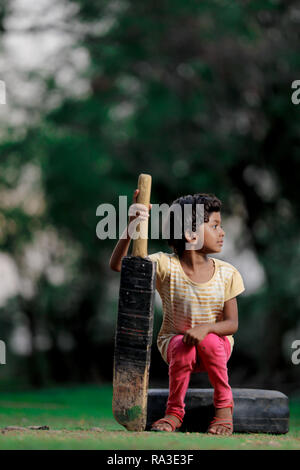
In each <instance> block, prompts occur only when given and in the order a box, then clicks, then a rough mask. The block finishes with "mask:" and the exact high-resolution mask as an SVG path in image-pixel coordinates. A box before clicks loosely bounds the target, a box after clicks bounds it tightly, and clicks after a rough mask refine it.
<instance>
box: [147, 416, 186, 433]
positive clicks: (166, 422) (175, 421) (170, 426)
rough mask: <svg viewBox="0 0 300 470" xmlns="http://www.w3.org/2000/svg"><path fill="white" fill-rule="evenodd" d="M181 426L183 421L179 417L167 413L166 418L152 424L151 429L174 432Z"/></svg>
mask: <svg viewBox="0 0 300 470" xmlns="http://www.w3.org/2000/svg"><path fill="white" fill-rule="evenodd" d="M180 426H181V421H180V419H179V418H177V417H176V416H173V415H166V416H165V417H164V418H161V419H159V420H158V421H155V423H153V424H152V427H151V431H165V432H174V431H176V429H178V428H180Z"/></svg>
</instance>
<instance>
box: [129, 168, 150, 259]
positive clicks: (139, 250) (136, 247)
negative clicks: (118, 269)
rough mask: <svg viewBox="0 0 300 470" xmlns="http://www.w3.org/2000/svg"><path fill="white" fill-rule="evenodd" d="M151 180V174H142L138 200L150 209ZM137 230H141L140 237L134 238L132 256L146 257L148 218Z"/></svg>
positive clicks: (139, 182) (139, 181)
mask: <svg viewBox="0 0 300 470" xmlns="http://www.w3.org/2000/svg"><path fill="white" fill-rule="evenodd" d="M151 182H152V178H151V176H150V175H146V174H143V173H142V174H141V175H140V176H139V180H138V189H139V190H140V191H139V194H138V197H137V202H138V203H139V204H144V205H145V206H147V207H148V209H149V204H150V194H151ZM136 231H137V232H140V236H139V238H137V239H136V240H133V249H132V256H141V257H142V258H146V256H147V255H148V220H143V221H141V222H140V223H139V224H138V225H137V228H136Z"/></svg>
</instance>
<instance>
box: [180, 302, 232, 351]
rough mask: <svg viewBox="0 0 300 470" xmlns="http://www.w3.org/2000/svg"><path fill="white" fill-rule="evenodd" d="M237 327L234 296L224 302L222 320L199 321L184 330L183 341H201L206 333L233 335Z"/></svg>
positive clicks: (190, 342) (192, 343)
mask: <svg viewBox="0 0 300 470" xmlns="http://www.w3.org/2000/svg"><path fill="white" fill-rule="evenodd" d="M237 329H238V306H237V301H236V297H234V298H233V299H230V300H227V302H225V303H224V309H223V320H222V321H219V322H217V323H201V324H200V325H197V326H195V327H194V328H190V329H189V330H187V331H185V333H184V337H183V342H184V343H186V344H189V345H196V344H198V343H199V342H200V341H202V340H203V339H204V338H205V336H206V335H208V333H215V334H216V335H219V336H227V335H233V334H234V333H236V332H237Z"/></svg>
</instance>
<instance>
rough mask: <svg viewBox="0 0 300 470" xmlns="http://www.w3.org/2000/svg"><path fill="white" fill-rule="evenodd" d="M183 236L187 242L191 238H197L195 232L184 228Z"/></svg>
mask: <svg viewBox="0 0 300 470" xmlns="http://www.w3.org/2000/svg"><path fill="white" fill-rule="evenodd" d="M184 236H185V238H186V241H187V242H188V243H190V242H192V241H193V240H196V239H197V236H196V234H195V232H191V230H186V231H185V232H184Z"/></svg>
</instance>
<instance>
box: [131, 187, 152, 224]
mask: <svg viewBox="0 0 300 470" xmlns="http://www.w3.org/2000/svg"><path fill="white" fill-rule="evenodd" d="M139 192H140V190H139V189H136V190H135V191H134V193H133V197H132V202H133V204H131V206H130V207H129V222H132V220H134V219H136V218H137V217H140V218H141V220H147V219H148V217H149V210H151V207H152V204H149V209H148V208H147V206H145V204H139V203H137V202H136V201H137V197H138V194H139Z"/></svg>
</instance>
